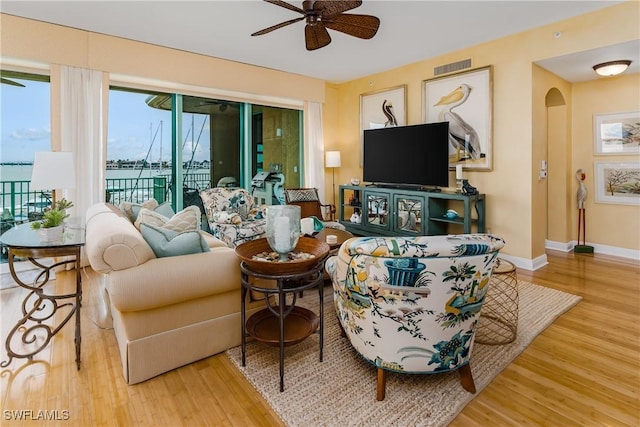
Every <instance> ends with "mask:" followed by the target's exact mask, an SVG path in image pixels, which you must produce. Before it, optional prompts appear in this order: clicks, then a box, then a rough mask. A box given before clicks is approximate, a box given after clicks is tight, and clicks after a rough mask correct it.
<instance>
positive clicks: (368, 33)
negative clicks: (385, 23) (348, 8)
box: [322, 14, 380, 39]
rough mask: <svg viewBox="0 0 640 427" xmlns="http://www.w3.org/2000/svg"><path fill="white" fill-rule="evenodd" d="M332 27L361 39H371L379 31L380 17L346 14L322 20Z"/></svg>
mask: <svg viewBox="0 0 640 427" xmlns="http://www.w3.org/2000/svg"><path fill="white" fill-rule="evenodd" d="M322 22H323V23H324V25H325V26H326V27H327V28H329V29H331V30H336V31H340V32H341V33H345V34H349V35H350V36H354V37H359V38H361V39H370V38H373V36H375V35H376V33H377V32H378V27H380V19H378V18H376V17H375V16H371V15H356V14H344V15H336V16H332V17H331V18H325V19H323V20H322Z"/></svg>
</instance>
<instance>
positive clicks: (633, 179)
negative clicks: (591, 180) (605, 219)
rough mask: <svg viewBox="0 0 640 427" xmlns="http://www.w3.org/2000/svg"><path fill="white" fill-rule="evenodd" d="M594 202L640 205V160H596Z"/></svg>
mask: <svg viewBox="0 0 640 427" xmlns="http://www.w3.org/2000/svg"><path fill="white" fill-rule="evenodd" d="M595 187H596V203H614V204H623V205H640V162H596V163H595Z"/></svg>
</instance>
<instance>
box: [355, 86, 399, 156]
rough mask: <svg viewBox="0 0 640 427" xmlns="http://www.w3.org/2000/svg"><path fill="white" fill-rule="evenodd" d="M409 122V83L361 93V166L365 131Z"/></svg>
mask: <svg viewBox="0 0 640 427" xmlns="http://www.w3.org/2000/svg"><path fill="white" fill-rule="evenodd" d="M406 124H407V85H400V86H396V87H392V88H387V89H381V90H376V91H373V92H367V93H363V94H362V95H360V166H362V162H363V155H364V152H363V149H364V131H365V130H366V129H378V128H384V127H390V126H405V125H406Z"/></svg>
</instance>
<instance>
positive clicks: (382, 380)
mask: <svg viewBox="0 0 640 427" xmlns="http://www.w3.org/2000/svg"><path fill="white" fill-rule="evenodd" d="M386 388H387V371H385V370H384V369H382V368H378V390H377V392H376V399H377V400H378V401H380V400H384V394H385V393H384V392H385V389H386Z"/></svg>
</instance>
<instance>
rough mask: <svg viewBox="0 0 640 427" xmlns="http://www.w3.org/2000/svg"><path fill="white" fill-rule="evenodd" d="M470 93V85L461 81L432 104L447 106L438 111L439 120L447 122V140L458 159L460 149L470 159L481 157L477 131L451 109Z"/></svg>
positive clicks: (457, 105)
mask: <svg viewBox="0 0 640 427" xmlns="http://www.w3.org/2000/svg"><path fill="white" fill-rule="evenodd" d="M470 94H471V86H469V85H467V84H464V83H463V84H461V85H460V86H458V87H457V88H456V89H455V90H453V91H452V92H451V93H449V94H448V95H445V96H443V97H442V98H440V100H439V101H438V102H437V103H436V104H434V106H439V105H444V106H448V107H446V108H444V109H443V110H442V111H441V112H440V120H441V121H444V122H449V142H450V143H451V145H452V146H453V148H455V149H456V151H457V153H458V161H459V160H462V157H461V156H460V152H461V151H463V152H465V153H466V154H465V157H467V156H468V158H471V159H479V158H480V157H482V153H481V151H480V138H479V137H478V132H476V130H475V129H474V128H473V126H471V125H470V124H469V123H467V122H466V121H465V120H464V119H463V118H462V117H460V115H459V114H457V113H454V112H453V111H452V110H453V109H454V108H456V107H459V106H460V105H462V104H464V103H465V101H466V100H467V99H468V98H469V95H470Z"/></svg>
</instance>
